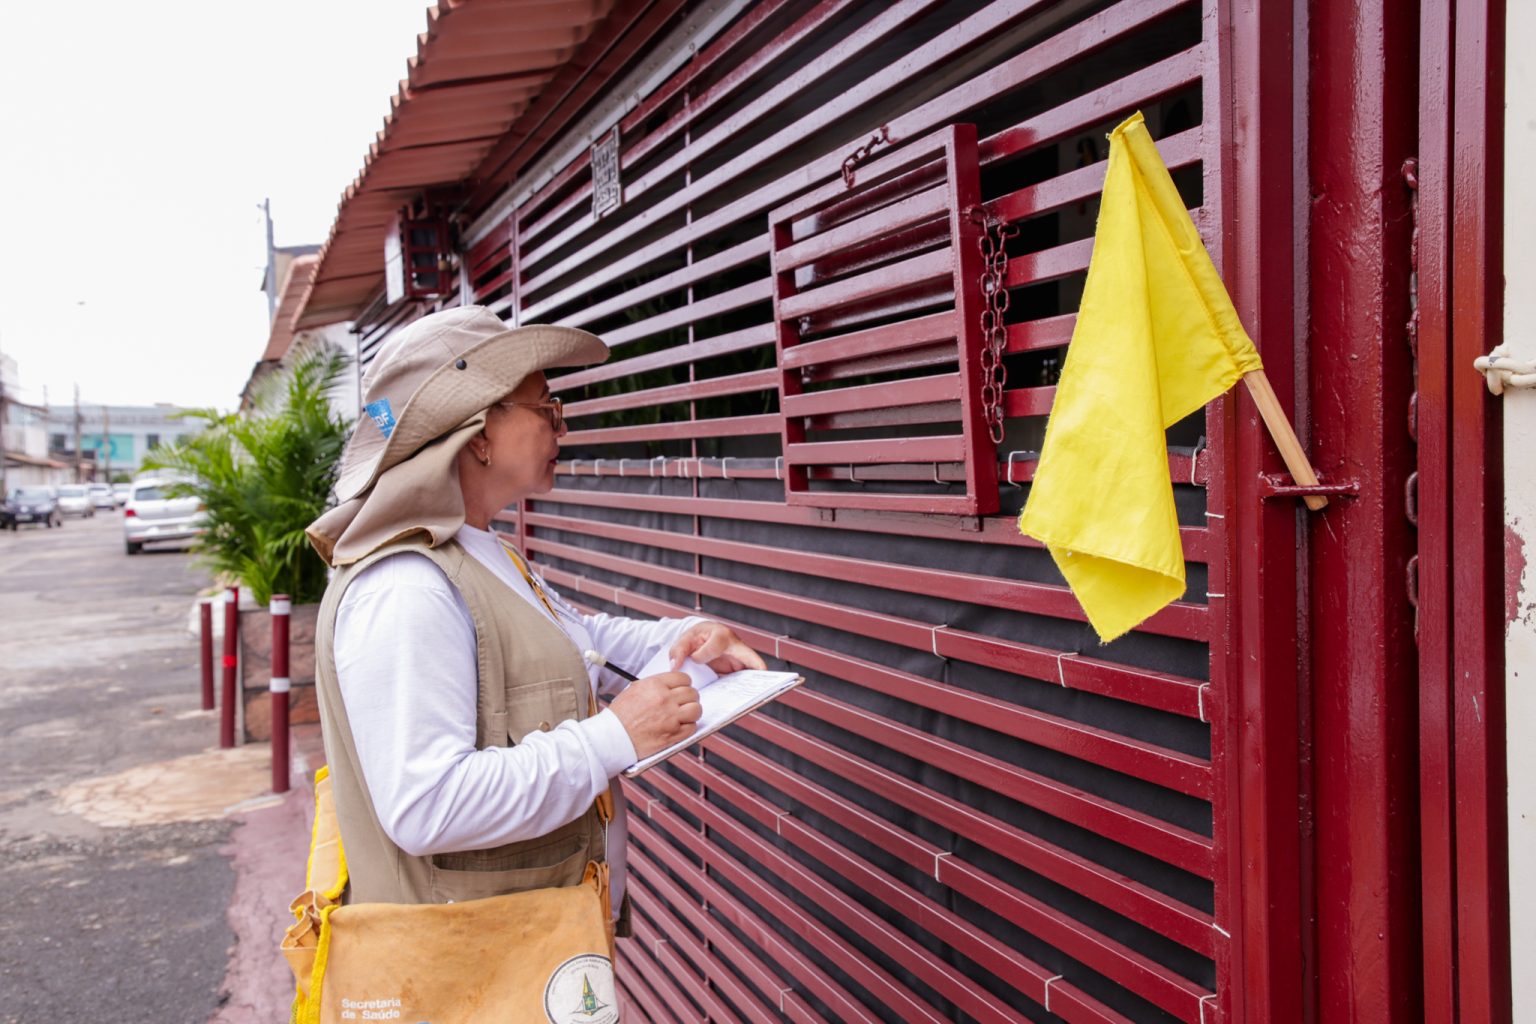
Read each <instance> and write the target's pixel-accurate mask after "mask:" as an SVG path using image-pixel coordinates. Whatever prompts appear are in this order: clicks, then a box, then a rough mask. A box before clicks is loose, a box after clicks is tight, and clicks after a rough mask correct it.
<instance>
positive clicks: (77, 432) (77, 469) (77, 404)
mask: <svg viewBox="0 0 1536 1024" xmlns="http://www.w3.org/2000/svg"><path fill="white" fill-rule="evenodd" d="M80 476H81V469H80V385H79V384H76V385H75V483H77V484H78V483H79V482H80Z"/></svg>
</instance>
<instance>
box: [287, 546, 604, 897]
mask: <svg viewBox="0 0 1536 1024" xmlns="http://www.w3.org/2000/svg"><path fill="white" fill-rule="evenodd" d="M402 551H414V552H418V553H420V554H423V555H426V556H427V557H428V558H430V559H432V561H433V562H435V563H437V565H438V567H439V568H441V569H442V570H443V572H444V573H445V574H446V575H447V577H448V580H449V582H451V583H452V584H453V585H454V586H455V587H456V588H457V589H458V591H459V593H460V594H461V595H462V596H463V598H464V603H465V604H466V605H468V606H469V613H470V615H471V617H472V618H473V619H474V623H475V648H476V654H477V665H478V670H479V698H478V702H477V710H476V714H475V745H476V747H477V748H480V749H484V748H486V747H501V746H513V745H514V744H515V743H516V742H517V740H518V739H519V738H521V737H523V736H526V735H528V734H529V733H530V732H534V731H535V730H548V729H550V728H551V727H553V726H554V725H556V724H557V723H559V722H562V721H564V720H566V719H568V718H576V719H580V718H585V717H586V716H587V713H588V708H589V706H590V705H589V700H590V696H589V695H590V692H591V690H590V682H589V679H588V676H587V667H586V663H585V662H584V661H583V660H582V658H581V655H580V653H579V652H578V651H577V650H576V646H575V645H574V644H573V643H571V641H570V639H569V638H567V637H566V636H565V634H564V633H562V632H561V631H560V629H559V627H557V626H556V625H554V623H552V622H550V620H549V618H548V617H547V616H545V615H544V614H543V613H542V612H540V611H539V610H538V609H536V608H534V607H533V605H531V604H529V603H528V602H527V601H525V600H524V599H523V598H522V597H520V596H518V595H517V594H516V593H514V592H512V591H511V590H510V589H509V588H508V587H507V585H506V584H505V583H503V582H502V581H501V580H500V579H499V578H497V576H496V575H495V574H494V573H492V572H491V571H490V570H489V569H487V568H486V567H485V566H483V565H481V564H480V563H479V562H477V561H475V559H474V558H472V557H470V556H469V555H468V554H467V553H466V552H465V551H464V549H463V548H462V547H460V546H459V545H458V544H457V543H455V542H452V541H449V542H448V543H446V544H443V545H442V546H440V547H436V548H431V547H428V546H426V545H425V544H424V543H421V542H420V541H405V542H401V543H395V544H391V545H388V546H386V547H384V548H382V549H380V550H379V551H376V552H374V553H373V554H371V555H369V556H368V557H366V558H364V559H362V560H361V561H359V562H356V563H355V564H352V565H348V566H346V567H345V568H344V569H342V570H341V571H339V572H338V573H337V574H336V576H335V578H334V579H333V580H332V581H331V584H330V586H329V587H327V589H326V591H325V598H324V600H323V601H322V602H321V604H320V618H319V623H318V625H317V629H316V636H315V693H316V696H317V697H318V699H319V703H320V721H321V727H322V730H323V732H324V735H325V750H326V754H327V757H328V758H329V760H330V766H331V780H332V786H333V793H334V797H335V802H336V817H337V821H338V822H339V824H340V826H341V842H342V849H343V850H344V851H345V855H346V860H347V872H348V874H349V876H350V879H351V881H350V883H349V885H348V890H347V894H346V896H345V897H344V900H345V902H347V903H446V902H449V901H455V902H457V901H460V900H470V899H479V898H482V897H486V896H498V895H501V894H502V893H508V892H521V891H523V890H527V889H540V888H544V887H546V886H553V885H575V884H577V883H578V882H580V881H581V876H582V871H583V870H584V869H585V868H586V865H587V862H588V861H589V860H603V859H605V857H604V854H605V850H604V845H603V844H604V829H603V824H602V821H601V819H600V818H599V817H598V815H597V812H596V811H595V810H592V809H589V810H588V811H587V812H586V813H585V814H583V815H582V816H581V817H579V818H577V819H576V820H575V821H573V822H571V823H570V824H568V825H564V826H562V827H560V828H558V829H556V830H555V831H553V832H551V833H549V834H548V835H544V836H540V837H539V838H537V839H530V840H527V841H525V842H520V843H508V844H507V845H505V846H498V847H496V848H494V849H490V850H466V851H464V852H461V853H439V854H432V855H429V856H425V857H413V856H411V855H409V854H407V853H406V852H405V851H403V850H401V849H400V848H399V847H398V846H396V845H395V844H394V843H393V842H391V841H390V839H389V837H388V836H387V835H386V834H385V833H384V829H383V827H382V826H380V824H379V817H378V815H377V814H376V813H375V812H374V808H373V801H372V799H371V798H370V797H369V795H368V788H367V786H365V785H364V784H363V779H362V772H361V770H360V768H359V765H358V760H357V748H356V745H355V744H354V743H353V740H352V729H351V726H350V725H349V724H348V722H347V712H346V708H345V707H344V706H343V705H342V699H341V687H340V686H339V685H338V683H337V679H336V658H335V646H334V642H333V641H334V639H335V631H336V613H337V610H338V609H339V608H340V607H341V599H342V596H343V595H344V594H345V593H346V590H347V587H348V585H350V584H351V582H352V580H354V579H355V578H356V577H357V574H358V573H359V572H361V571H362V570H363V569H364V568H366V567H367V566H369V565H372V564H373V563H374V562H376V561H378V560H379V559H381V558H385V557H387V556H389V555H393V554H398V553H400V552H402Z"/></svg>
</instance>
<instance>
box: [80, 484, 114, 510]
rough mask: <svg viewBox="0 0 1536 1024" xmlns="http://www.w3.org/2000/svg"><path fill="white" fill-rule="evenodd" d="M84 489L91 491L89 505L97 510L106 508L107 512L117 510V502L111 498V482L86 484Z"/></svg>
mask: <svg viewBox="0 0 1536 1024" xmlns="http://www.w3.org/2000/svg"><path fill="white" fill-rule="evenodd" d="M86 489H87V490H89V491H90V492H91V507H92V508H94V509H96V510H97V511H98V512H99V511H101V510H102V509H106V510H107V511H108V512H115V511H117V502H115V501H113V500H112V485H111V484H87V485H86Z"/></svg>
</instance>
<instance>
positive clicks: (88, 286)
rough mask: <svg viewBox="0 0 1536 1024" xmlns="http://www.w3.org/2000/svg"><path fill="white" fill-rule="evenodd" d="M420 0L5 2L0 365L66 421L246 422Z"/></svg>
mask: <svg viewBox="0 0 1536 1024" xmlns="http://www.w3.org/2000/svg"><path fill="white" fill-rule="evenodd" d="M425 10H426V4H425V3H424V2H423V0H266V2H264V3H259V4H223V3H211V4H174V5H169V6H167V5H144V4H135V3H123V2H122V0H85V2H82V3H73V4H67V5H62V6H61V5H58V4H12V5H9V6H8V8H7V10H6V14H5V27H4V32H3V36H4V38H5V40H6V47H5V57H4V59H3V60H0V197H3V205H0V210H3V213H0V352H3V353H5V354H6V355H9V356H11V357H13V358H14V359H16V361H17V363H18V364H19V366H18V369H19V372H20V385H21V392H22V394H21V396H20V397H22V398H23V399H25V400H28V401H34V402H40V401H41V400H42V398H43V388H44V387H45V386H46V387H47V389H48V400H49V401H50V402H52V403H54V404H60V403H67V402H70V401H72V400H73V390H74V386H75V385H76V384H78V385H79V386H80V397H81V401H82V403H91V404H94V403H98V402H112V403H118V404H125V405H126V404H136V405H137V404H144V405H147V404H152V403H155V402H171V403H174V404H177V405H190V406H208V405H212V406H217V407H220V408H224V409H228V408H232V407H233V406H234V405H235V404H236V403H237V401H238V398H239V393H240V389H241V388H242V387H243V386H244V384H245V381H246V378H247V377H248V376H249V375H250V371H251V367H252V365H253V364H254V363H255V362H256V360H257V359H259V358H260V356H261V352H262V349H263V348H265V346H266V339H267V333H268V330H269V323H268V319H267V300H266V296H265V295H264V294H263V293H262V292H261V290H260V289H261V279H262V272H263V268H264V266H265V262H266V230H265V226H264V221H263V219H262V215H261V211H260V209H259V206H260V204H261V201H262V199H263V198H264V197H267V196H270V197H271V199H272V218H273V221H274V222H275V225H276V242H277V244H278V245H303V244H309V243H321V242H324V241H325V238H326V236H327V234H328V233H329V231H330V226H331V221H332V219H333V218H334V217H335V213H336V203H337V200H338V199H339V197H340V195H341V192H342V190H343V189H344V188H346V186H347V185H348V184H349V183H350V182H351V181H352V179H353V178H354V177H355V176H356V175H357V172H358V170H359V169H360V168H361V167H362V163H363V154H364V153H365V152H366V151H367V148H368V144H369V143H371V142H372V141H373V136H374V132H376V131H377V130H378V129H379V128H380V126H381V125H382V122H383V117H384V114H385V113H386V112H387V111H388V110H389V98H390V96H392V95H393V94H394V92H395V89H396V87H397V84H398V82H399V80H400V79H401V78H403V77H405V61H406V58H407V57H408V56H410V55H412V54H414V53H415V52H416V34H417V33H419V32H423V31H425V30H426V15H425Z"/></svg>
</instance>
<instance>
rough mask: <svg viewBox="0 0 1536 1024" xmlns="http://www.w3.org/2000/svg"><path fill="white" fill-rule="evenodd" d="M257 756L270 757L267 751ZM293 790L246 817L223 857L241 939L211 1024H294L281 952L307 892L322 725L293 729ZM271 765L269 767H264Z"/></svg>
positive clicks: (237, 940)
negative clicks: (293, 911)
mask: <svg viewBox="0 0 1536 1024" xmlns="http://www.w3.org/2000/svg"><path fill="white" fill-rule="evenodd" d="M253 749H256V750H259V751H261V752H262V753H266V752H267V747H266V746H265V745H264V744H261V745H253ZM292 753H293V759H292V762H293V763H292V766H291V770H290V773H289V774H290V784H291V786H292V788H291V789H289V791H288V792H287V793H286V794H283V795H282V796H280V797H279V796H271V797H269V798H268V799H267V800H266V801H265V802H264V803H263V805H262V806H260V807H256V808H253V809H251V810H248V811H246V812H245V813H243V814H242V815H241V816H240V824H239V825H238V826H237V827H236V829H235V831H234V833H233V834H232V835H231V836H230V839H229V842H228V844H226V845H225V846H224V847H222V848H221V849H220V850H219V852H220V853H222V854H224V855H225V856H226V857H229V858H230V861H231V863H232V864H233V865H234V869H235V888H234V895H233V896H232V897H231V899H230V905H229V926H230V928H231V929H232V930H233V931H234V933H235V944H234V946H233V947H232V950H231V955H230V961H229V971H228V973H227V974H226V975H225V977H224V985H223V989H222V991H221V992H220V998H221V999H222V1000H223V1006H222V1007H221V1008H220V1009H219V1012H218V1013H217V1014H215V1015H214V1017H213V1018H212V1020H211V1021H210V1022H209V1024H268V1022H281V1021H285V1020H287V1019H288V1012H289V1007H290V1005H291V1003H292V1000H293V975H292V974H291V973H290V972H289V970H288V964H287V962H286V961H285V960H284V959H283V957H282V954H281V953H279V952H278V942H279V940H280V939H281V938H282V934H283V931H284V930H285V929H286V928H287V927H288V925H289V924H291V923H292V921H293V918H292V917H291V916H290V915H289V913H288V904H289V902H290V901H291V900H292V899H293V897H295V896H297V895H298V894H299V890H300V889H301V888H302V887H303V885H304V867H305V861H306V858H307V857H308V855H309V835H310V827H311V824H312V822H313V820H314V804H313V800H312V797H313V791H312V786H313V777H314V771H315V769H317V768H318V767H319V766H320V765H321V764H323V763H324V759H325V758H324V753H323V751H322V749H321V743H320V727H319V726H318V725H299V726H295V727H294V729H293V741H292ZM266 763H267V764H268V765H270V760H269V761H267V762H266Z"/></svg>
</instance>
